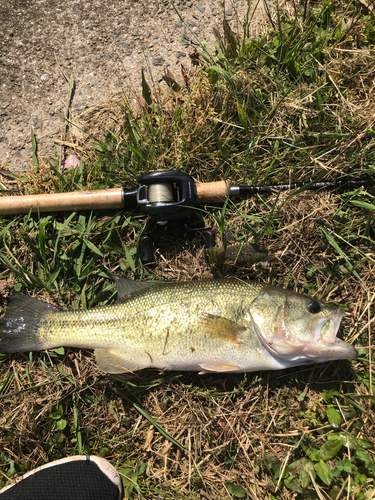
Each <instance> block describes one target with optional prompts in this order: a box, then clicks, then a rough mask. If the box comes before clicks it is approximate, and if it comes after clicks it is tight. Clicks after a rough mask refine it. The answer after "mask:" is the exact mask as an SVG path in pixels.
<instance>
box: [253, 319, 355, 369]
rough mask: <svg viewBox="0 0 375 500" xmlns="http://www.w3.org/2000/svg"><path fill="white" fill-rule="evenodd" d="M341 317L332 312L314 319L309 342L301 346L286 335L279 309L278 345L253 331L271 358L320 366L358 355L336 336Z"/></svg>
mask: <svg viewBox="0 0 375 500" xmlns="http://www.w3.org/2000/svg"><path fill="white" fill-rule="evenodd" d="M343 316H344V313H343V311H341V310H340V309H336V310H335V311H333V312H332V313H331V314H329V315H328V316H326V317H324V318H316V319H315V320H314V321H313V323H312V325H311V336H310V340H306V341H305V342H301V343H298V342H293V341H292V339H291V338H290V337H289V336H288V333H287V328H286V325H285V323H284V314H283V310H280V313H279V325H278V326H279V329H278V332H277V337H278V339H279V342H272V343H270V342H267V341H265V339H264V338H263V336H262V334H261V332H260V329H259V328H257V329H256V331H257V335H258V338H259V340H260V342H261V344H262V345H263V347H265V348H266V349H267V350H268V351H269V352H270V353H271V354H272V355H273V356H276V357H278V358H282V359H284V360H288V361H289V362H293V363H294V362H295V363H296V362H298V364H303V363H309V362H315V363H321V362H324V361H328V360H334V359H354V358H356V357H357V356H358V352H357V350H356V349H355V348H354V347H353V346H352V345H350V344H347V343H346V342H344V341H343V340H341V339H340V338H338V337H337V332H338V330H339V327H340V323H341V320H342V318H343ZM280 341H281V342H280Z"/></svg>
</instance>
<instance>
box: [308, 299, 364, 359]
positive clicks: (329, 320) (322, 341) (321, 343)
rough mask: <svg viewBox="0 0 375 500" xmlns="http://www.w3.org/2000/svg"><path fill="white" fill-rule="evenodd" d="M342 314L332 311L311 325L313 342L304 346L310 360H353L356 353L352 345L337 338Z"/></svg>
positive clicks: (338, 311) (341, 312)
mask: <svg viewBox="0 0 375 500" xmlns="http://www.w3.org/2000/svg"><path fill="white" fill-rule="evenodd" d="M343 317H344V312H343V311H341V310H340V309H337V310H336V311H333V312H332V313H331V314H330V315H329V316H327V317H325V318H317V319H316V320H315V321H313V324H312V334H313V336H314V340H315V342H314V343H312V344H310V345H309V346H306V348H305V349H306V351H308V353H309V357H311V358H319V357H321V358H324V359H354V358H356V357H357V356H358V352H357V350H356V349H355V347H353V346H352V345H350V344H348V343H347V342H344V341H343V340H341V339H340V338H338V337H337V332H338V330H339V328H340V323H341V320H342V318H343Z"/></svg>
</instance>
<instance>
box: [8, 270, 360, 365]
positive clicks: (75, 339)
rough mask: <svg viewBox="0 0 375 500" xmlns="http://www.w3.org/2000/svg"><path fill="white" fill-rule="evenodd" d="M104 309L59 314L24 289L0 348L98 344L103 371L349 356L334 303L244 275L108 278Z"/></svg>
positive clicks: (13, 305)
mask: <svg viewBox="0 0 375 500" xmlns="http://www.w3.org/2000/svg"><path fill="white" fill-rule="evenodd" d="M115 280H116V283H117V290H118V300H117V302H116V303H115V304H113V305H110V306H101V307H97V308H94V309H91V310H84V311H67V312H65V311H62V310H59V309H58V308H57V307H54V306H52V305H50V304H46V303H44V302H41V301H39V300H37V299H33V298H31V297H29V296H27V295H24V294H21V293H15V294H14V295H12V297H11V298H10V301H9V305H8V308H7V311H6V316H5V317H4V318H3V319H1V320H0V352H2V353H7V352H19V351H39V350H43V349H50V348H53V347H59V346H70V347H82V348H88V349H95V357H96V361H97V363H98V366H99V368H100V369H101V370H103V371H104V372H109V373H126V372H129V371H131V372H133V371H135V370H141V369H142V368H158V369H161V370H198V371H199V372H200V373H207V372H250V371H258V370H279V369H282V368H287V367H290V366H296V365H302V364H306V363H312V362H316V363H319V362H323V361H327V360H332V359H352V358H355V357H356V356H357V351H356V349H355V348H354V347H352V346H351V345H349V344H347V343H346V342H344V341H342V340H340V339H338V338H337V337H336V334H337V331H338V328H339V326H340V322H341V319H342V317H343V312H342V311H341V310H340V309H339V308H338V307H337V306H336V305H332V304H327V303H324V302H321V301H319V300H316V299H312V298H309V297H306V296H305V295H300V294H297V293H294V292H291V291H288V290H284V289H282V288H278V287H276V286H270V285H266V284H262V283H256V282H251V281H240V280H234V279H228V280H207V281H192V282H189V283H188V282H183V283H163V284H153V283H143V282H136V281H131V280H127V279H124V278H117V277H115Z"/></svg>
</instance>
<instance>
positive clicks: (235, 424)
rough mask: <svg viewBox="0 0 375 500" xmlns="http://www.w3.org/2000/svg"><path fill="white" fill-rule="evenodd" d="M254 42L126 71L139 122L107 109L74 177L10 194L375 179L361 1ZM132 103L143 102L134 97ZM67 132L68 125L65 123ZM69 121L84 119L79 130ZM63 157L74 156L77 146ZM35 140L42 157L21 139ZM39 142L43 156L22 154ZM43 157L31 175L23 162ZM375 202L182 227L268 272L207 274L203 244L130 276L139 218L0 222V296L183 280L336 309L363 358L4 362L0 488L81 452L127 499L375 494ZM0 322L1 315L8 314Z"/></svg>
mask: <svg viewBox="0 0 375 500" xmlns="http://www.w3.org/2000/svg"><path fill="white" fill-rule="evenodd" d="M270 26H271V27H270V30H269V32H268V33H267V34H265V35H264V36H263V37H260V38H258V39H257V40H254V39H250V38H249V37H248V36H247V30H248V25H246V23H245V25H244V30H243V33H240V34H236V33H234V31H232V29H233V27H232V28H230V27H229V26H228V25H226V24H224V26H223V32H222V33H221V34H220V33H219V32H217V33H216V37H217V47H216V52H215V51H214V50H209V49H208V48H203V49H200V50H199V51H198V52H196V53H195V54H194V57H192V68H186V69H185V71H186V73H184V74H178V73H177V71H176V70H175V69H173V73H174V74H172V73H171V72H169V74H167V77H168V78H167V84H168V85H169V88H166V87H165V88H164V90H163V91H160V90H159V89H157V88H154V87H153V85H151V83H150V82H151V81H152V80H151V78H150V75H149V74H147V73H144V74H141V73H140V74H139V83H140V84H141V90H140V93H139V95H138V96H136V97H137V98H138V102H139V103H140V105H134V106H132V100H131V99H130V98H129V96H125V95H121V94H118V95H116V96H113V97H112V98H111V99H109V100H108V101H107V102H105V103H102V104H100V105H98V106H97V107H96V108H95V109H93V110H90V111H89V112H88V113H87V114H86V115H85V120H86V121H85V123H84V125H83V128H84V129H85V131H86V132H87V134H86V139H85V140H84V141H83V143H81V144H79V146H80V147H82V148H83V149H84V151H85V152H84V154H83V155H82V158H81V164H80V166H79V167H78V168H77V169H75V170H71V171H69V172H60V170H59V165H58V163H59V159H58V158H57V157H56V160H55V161H54V162H52V163H51V164H48V163H46V162H44V161H42V160H41V159H40V158H39V159H38V158H37V156H36V155H37V151H36V145H35V148H34V156H35V158H33V159H32V164H33V167H32V169H31V174H30V177H29V178H27V179H13V178H4V180H3V182H2V184H1V186H2V188H3V189H5V190H12V191H16V190H17V189H18V190H19V191H20V192H22V193H44V192H45V193H49V192H64V191H70V190H81V189H87V188H90V189H98V188H105V187H108V188H110V187H114V186H127V187H133V186H135V185H136V179H137V177H138V176H139V175H141V174H143V173H145V172H150V171H154V170H158V169H171V170H180V171H183V172H187V173H189V174H190V175H192V176H193V177H194V178H195V179H196V180H197V181H204V182H209V181H212V180H217V178H225V179H228V180H230V181H232V182H233V185H236V184H237V183H240V184H275V183H282V182H289V181H300V180H303V181H306V182H309V181H312V180H315V179H317V178H319V179H321V180H332V179H334V178H337V177H340V178H346V177H352V176H354V177H359V176H361V177H364V176H369V177H372V178H374V170H375V132H374V130H375V125H374V120H375V118H374V117H375V115H374V113H375V98H374V92H375V90H374V78H375V62H374V61H375V59H374V55H375V19H374V15H373V14H372V13H371V11H369V10H366V8H365V7H364V5H363V3H362V2H359V1H352V2H346V3H343V4H342V3H338V2H337V3H335V2H324V3H319V4H317V6H315V7H313V8H309V9H306V10H304V9H303V8H302V10H301V11H299V10H298V11H297V12H295V13H294V14H287V13H286V12H284V11H282V10H280V11H279V12H278V14H277V16H276V17H275V18H274V19H273V20H272V23H270ZM142 99H143V100H142ZM72 121H73V122H74V116H73V118H72ZM81 121H82V120H81ZM72 140H73V139H72ZM34 142H35V141H34ZM35 144H36V143H35ZM35 159H37V161H35ZM374 208H375V201H374V191H373V189H371V188H368V189H365V188H363V187H360V188H357V189H349V190H341V191H334V192H330V193H329V192H325V191H320V192H309V191H306V190H301V191H299V192H298V193H297V194H296V193H294V194H289V193H281V194H277V193H274V194H269V195H256V196H254V197H252V198H250V199H249V200H242V201H241V200H234V199H233V200H229V201H228V203H227V205H226V206H225V208H224V209H222V207H200V210H197V211H196V214H195V217H196V218H197V220H200V221H202V220H203V222H204V223H205V224H207V225H209V226H212V227H214V228H215V229H216V230H217V233H218V236H217V241H218V244H219V242H220V241H222V240H223V238H224V235H225V230H229V231H230V233H231V234H232V235H233V237H234V239H235V241H236V242H248V241H253V242H255V243H258V244H260V245H262V246H263V247H264V248H266V249H267V250H268V252H269V254H271V255H272V256H273V259H272V260H270V261H269V262H266V263H262V262H261V263H257V264H254V265H250V264H248V265H245V264H241V265H238V264H237V265H234V264H225V263H221V264H219V263H218V264H215V265H210V264H208V263H207V261H206V259H205V252H204V246H203V243H202V241H201V240H200V239H199V238H188V237H187V235H185V234H184V232H183V230H182V231H181V234H177V233H176V234H175V233H173V234H168V233H166V234H165V235H161V236H159V237H158V239H157V244H158V251H157V253H156V257H155V264H153V265H148V266H142V264H141V262H140V260H139V250H138V242H139V238H140V236H141V234H142V231H143V230H144V227H145V222H146V219H145V217H144V216H142V215H140V214H138V213H136V212H135V213H121V212H116V211H110V212H106V213H103V212H99V213H98V212H90V213H89V212H82V213H72V214H70V213H62V214H44V215H40V216H38V215H25V216H15V217H10V216H9V217H2V218H1V220H0V224H1V239H0V291H1V293H2V295H3V296H4V297H5V296H7V295H8V294H9V293H11V292H12V290H14V289H15V290H21V291H22V292H24V293H28V294H33V295H36V296H38V297H39V298H41V299H43V300H47V301H52V302H54V303H55V304H57V305H59V306H62V307H67V308H68V307H69V308H86V307H87V308H91V307H95V306H97V305H99V304H104V303H108V302H111V301H113V300H114V298H115V287H114V284H113V282H112V280H111V279H110V278H109V274H108V271H110V272H115V273H117V274H123V275H126V276H129V277H136V278H142V279H151V278H152V279H158V280H175V279H180V280H188V279H195V278H197V277H206V278H210V277H226V276H235V277H239V278H246V279H247V278H251V279H255V280H262V281H266V282H272V283H274V284H278V285H281V286H284V287H287V288H289V289H292V290H296V291H299V292H302V293H306V294H309V295H312V296H318V297H320V298H325V299H327V300H331V301H335V302H337V303H339V304H340V305H341V307H343V308H344V309H345V311H346V312H347V313H348V314H347V316H346V317H345V319H344V320H343V326H342V329H341V331H342V334H343V335H344V336H345V338H346V340H348V341H349V342H352V343H354V344H355V345H356V347H357V349H358V350H359V357H358V359H357V360H355V361H353V362H352V363H351V362H331V363H325V364H323V365H316V366H312V367H299V368H294V369H288V370H285V371H279V372H263V373H255V374H254V373H249V374H236V375H225V374H219V375H215V376H214V375H209V376H203V377H202V376H198V375H197V374H195V373H184V374H181V373H167V374H159V373H158V372H155V371H151V370H146V371H144V372H140V373H137V374H136V375H134V376H128V377H125V378H124V377H116V376H108V375H104V374H103V373H101V372H99V370H98V369H97V367H96V365H95V362H94V359H93V356H92V353H91V352H90V351H86V350H77V349H68V348H65V349H55V350H51V351H49V352H43V353H30V354H27V353H25V354H18V355H0V395H1V399H0V424H1V430H0V438H1V441H2V448H1V449H0V472H1V473H2V474H1V484H2V485H5V484H7V483H8V481H9V478H14V477H16V475H17V474H22V472H24V471H25V470H31V469H32V468H34V467H35V466H37V465H41V464H43V463H45V462H48V461H51V460H54V459H57V458H61V457H64V456H68V455H74V454H78V453H93V454H97V455H100V456H105V457H107V458H108V459H109V460H110V461H111V463H112V464H113V465H114V466H115V467H116V468H117V469H118V470H119V471H120V473H121V474H122V476H123V479H124V485H125V487H126V493H127V498H134V499H141V498H165V499H167V498H170V499H172V498H188V499H198V498H202V496H200V495H202V492H203V493H205V494H206V495H208V496H209V497H210V498H215V499H216V498H217V499H219V498H220V499H221V498H249V499H262V500H263V499H265V498H269V499H291V498H297V499H301V500H302V499H310V498H311V499H323V498H324V499H329V498H330V499H337V500H339V499H344V498H345V499H358V500H362V499H363V500H365V499H368V498H373V495H374V491H375V485H374V480H375V454H374V444H375V439H374V436H375V419H374V390H375V387H374V386H375V384H374V381H373V363H374V360H373V347H372V346H373V337H374V334H373V329H374V327H373V323H372V318H373V300H374V298H375V281H374V277H373V276H374V264H375V252H374V248H375V235H374V229H373V225H374V219H373V217H374ZM2 305H3V307H4V309H5V301H3V302H2Z"/></svg>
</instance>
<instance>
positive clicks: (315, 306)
mask: <svg viewBox="0 0 375 500" xmlns="http://www.w3.org/2000/svg"><path fill="white" fill-rule="evenodd" d="M307 309H308V311H309V312H311V314H318V313H319V312H320V311H321V310H322V308H321V307H320V304H319V302H315V301H313V300H312V301H311V302H309V303H308V304H307Z"/></svg>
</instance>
